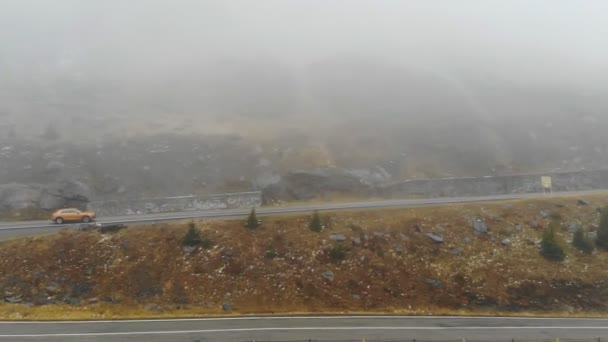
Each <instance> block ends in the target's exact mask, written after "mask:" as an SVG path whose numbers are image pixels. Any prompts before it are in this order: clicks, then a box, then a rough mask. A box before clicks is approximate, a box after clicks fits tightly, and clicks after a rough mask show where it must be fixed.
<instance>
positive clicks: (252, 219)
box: [245, 208, 260, 229]
mask: <svg viewBox="0 0 608 342" xmlns="http://www.w3.org/2000/svg"><path fill="white" fill-rule="evenodd" d="M259 226H260V221H259V220H258V217H257V215H256V214H255V208H251V212H250V213H249V217H248V218H247V222H246V223H245V227H247V228H249V229H256V228H257V227H259Z"/></svg>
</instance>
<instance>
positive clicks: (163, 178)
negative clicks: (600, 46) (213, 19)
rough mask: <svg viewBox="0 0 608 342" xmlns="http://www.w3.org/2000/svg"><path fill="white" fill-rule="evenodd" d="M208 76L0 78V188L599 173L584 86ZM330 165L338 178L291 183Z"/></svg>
mask: <svg viewBox="0 0 608 342" xmlns="http://www.w3.org/2000/svg"><path fill="white" fill-rule="evenodd" d="M209 63H211V64H210V65H205V66H204V67H203V66H201V67H200V68H196V70H190V71H188V72H187V73H186V72H183V73H177V74H175V75H174V76H171V77H170V79H171V81H168V82H169V83H164V82H160V81H159V82H160V83H154V82H152V83H150V82H145V84H137V85H135V84H114V83H107V82H106V81H104V80H103V79H97V78H95V77H92V76H91V77H92V78H90V79H82V80H75V79H70V78H69V77H68V76H67V75H66V74H63V73H61V72H58V73H57V74H49V75H46V76H45V77H49V78H50V79H49V80H48V81H47V82H42V81H40V80H38V79H30V80H28V81H24V80H23V79H22V78H20V77H16V75H13V76H14V77H13V78H10V77H9V78H3V79H2V80H0V83H1V84H0V86H1V87H2V89H4V90H5V92H4V94H6V96H4V97H3V98H2V100H3V101H2V103H0V184H8V183H19V184H22V185H24V186H29V185H33V186H34V187H36V186H38V185H43V186H53V184H55V183H57V182H63V181H66V180H69V181H78V182H81V183H83V184H85V185H86V186H87V187H88V188H89V189H90V192H89V193H88V194H87V195H88V196H89V197H90V199H104V198H115V197H126V196H128V197H156V196H172V195H183V194H188V193H195V194H209V193H217V192H227V191H245V190H260V189H264V188H266V187H267V186H269V185H275V184H279V183H280V181H281V179H282V178H284V179H285V182H287V183H290V182H291V183H294V181H293V180H294V177H295V178H298V177H300V176H303V177H302V178H303V183H302V184H304V183H306V184H308V185H307V186H309V189H308V190H307V189H304V187H302V189H301V191H300V190H297V192H298V194H287V195H285V196H283V199H289V198H298V197H300V196H299V195H302V194H303V195H305V196H303V197H307V196H306V195H308V194H306V192H308V193H310V192H312V190H311V189H319V188H325V187H326V186H327V185H328V184H329V185H330V188H332V187H335V188H342V187H343V186H344V185H345V184H353V181H354V182H358V183H363V184H368V183H369V182H387V181H401V180H404V179H413V178H429V177H452V176H454V177H458V176H467V177H468V176H486V175H508V174H513V173H528V172H548V171H552V170H562V171H566V170H579V169H582V168H585V169H597V168H605V167H608V141H607V140H606V138H605V132H606V130H607V129H608V120H607V117H606V115H605V113H606V112H607V111H608V103H607V102H606V98H608V97H606V96H605V95H606V94H605V90H604V89H603V88H601V87H599V86H593V85H592V84H590V85H589V87H590V88H589V89H583V88H576V87H574V86H572V85H569V84H559V83H556V84H550V85H545V86H540V85H534V84H527V83H522V82H519V83H518V82H515V81H509V80H507V79H504V78H502V77H499V76H497V75H493V74H491V73H485V72H482V71H475V72H473V71H471V70H469V71H467V72H465V71H459V70H457V69H453V70H449V69H446V70H441V69H433V68H428V69H427V68H413V67H407V66H404V65H398V64H391V63H389V62H388V61H377V60H373V59H372V60H368V59H365V58H355V57H350V58H347V57H345V56H336V57H333V58H322V59H320V60H318V61H316V62H314V63H310V64H309V65H306V66H304V67H302V68H300V69H298V70H292V69H291V68H288V67H283V66H281V65H279V64H276V63H273V61H271V60H268V61H260V60H257V61H256V60H253V61H249V60H238V59H237V60H235V61H233V62H230V63H228V62H223V63H222V62H217V63H215V62H209ZM66 77H67V79H66ZM166 77H169V76H166ZM173 77H175V79H173ZM21 82H25V83H26V84H21ZM167 84H172V85H173V86H170V87H168V86H167ZM130 87H134V88H133V89H131V88H130ZM24 89H28V91H25V90H24ZM25 93H27V94H33V95H31V96H34V97H36V98H37V99H39V101H30V98H29V97H28V96H25V95H24V94H25ZM328 168H337V169H341V170H344V171H345V172H346V175H338V176H337V177H336V175H335V174H334V173H332V174H329V175H328V174H323V175H321V177H317V176H319V175H318V174H315V172H316V171H315V172H311V173H310V174H302V173H300V171H314V170H317V169H328ZM294 174H295V176H294ZM345 176H346V177H345ZM327 178H331V179H333V180H335V181H336V182H334V181H333V180H332V181H329V182H327V181H326V180H325V179H327ZM347 178H351V179H347ZM316 180H319V182H316ZM295 182H298V180H296V181H295ZM280 186H281V185H280V184H279V187H278V188H277V187H274V188H271V189H270V190H271V191H272V192H274V193H280V192H281V191H283V189H281V188H280ZM355 188H356V194H359V193H361V192H360V190H361V189H360V188H361V187H360V186H358V185H357V186H356V187H355ZM4 206H7V204H4ZM36 209H38V208H36Z"/></svg>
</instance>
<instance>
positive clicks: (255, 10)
mask: <svg viewBox="0 0 608 342" xmlns="http://www.w3.org/2000/svg"><path fill="white" fill-rule="evenodd" d="M606 13H608V2H607V1H605V0H584V1H571V0H544V1H540V0H536V1H534V0H522V1H516V0H497V1H491V0H478V1H477V0H468V1H466V0H462V1H448V0H445V1H439V0H436V1H428V0H424V1H422V0H421V1H407V0H399V1H398V0H395V1H387V0H385V1H376V0H374V1H371V0H370V1H355V0H344V1H327V0H302V1H287V0H264V1H226V0H221V1H203V0H201V1H197V0H192V1H188V0H172V1H169V0H164V1H160V0H130V1H124V0H103V1H101V0H100V1H82V0H52V1H51V0H48V1H46V0H2V1H1V3H0V22H1V23H2V27H3V28H2V30H0V49H1V54H0V67H2V69H4V70H2V73H3V74H5V75H7V74H8V75H10V76H13V77H15V78H24V79H29V78H30V77H34V78H37V77H41V75H54V74H60V75H62V76H66V75H67V76H70V77H72V78H75V79H87V78H89V77H92V78H108V79H110V80H112V81H114V82H128V81H132V80H136V81H144V82H145V81H147V80H150V79H152V80H153V79H159V78H160V79H162V78H164V77H170V76H171V77H175V75H179V73H188V72H189V71H190V70H192V68H197V67H198V66H200V65H202V64H204V63H205V62H206V61H217V60H230V59H239V60H242V59H245V60H246V59H256V58H263V59H270V60H276V61H278V62H280V63H282V64H283V65H286V66H289V67H301V66H306V65H308V64H310V63H314V62H317V61H319V60H323V59H326V58H333V57H335V56H356V57H363V58H373V59H377V60H380V61H386V62H390V63H399V64H402V65H406V66H408V67H420V68H444V69H452V68H456V69H458V70H469V69H476V70H481V71H483V72H490V73H491V74H493V75H496V76H499V77H502V78H506V79H512V80H518V81H523V82H527V81H539V80H542V81H543V82H547V81H548V82H553V81H554V80H559V81H567V82H570V81H572V82H575V83H577V84H580V85H584V84H585V83H588V82H597V81H601V77H602V76H601V75H607V74H608V67H607V65H608V62H607V61H608V44H606V37H608V22H607V21H606Z"/></svg>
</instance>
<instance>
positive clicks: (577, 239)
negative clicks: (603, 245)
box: [572, 228, 593, 254]
mask: <svg viewBox="0 0 608 342" xmlns="http://www.w3.org/2000/svg"><path fill="white" fill-rule="evenodd" d="M572 245H573V246H574V247H575V248H576V249H578V250H580V251H581V252H583V253H585V254H591V252H593V243H592V242H591V240H590V239H589V238H588V237H586V236H585V232H584V231H583V229H582V228H579V229H578V230H577V231H576V232H574V238H573V239H572Z"/></svg>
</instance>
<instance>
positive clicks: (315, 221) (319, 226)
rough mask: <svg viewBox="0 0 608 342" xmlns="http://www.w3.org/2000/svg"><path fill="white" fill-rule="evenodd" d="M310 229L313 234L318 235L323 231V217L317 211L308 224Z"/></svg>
mask: <svg viewBox="0 0 608 342" xmlns="http://www.w3.org/2000/svg"><path fill="white" fill-rule="evenodd" d="M308 228H310V230H312V231H313V232H317V233H320V232H322V231H323V223H321V216H320V215H319V212H318V211H316V210H315V212H314V213H313V214H312V219H311V220H310V223H309V224H308Z"/></svg>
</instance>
